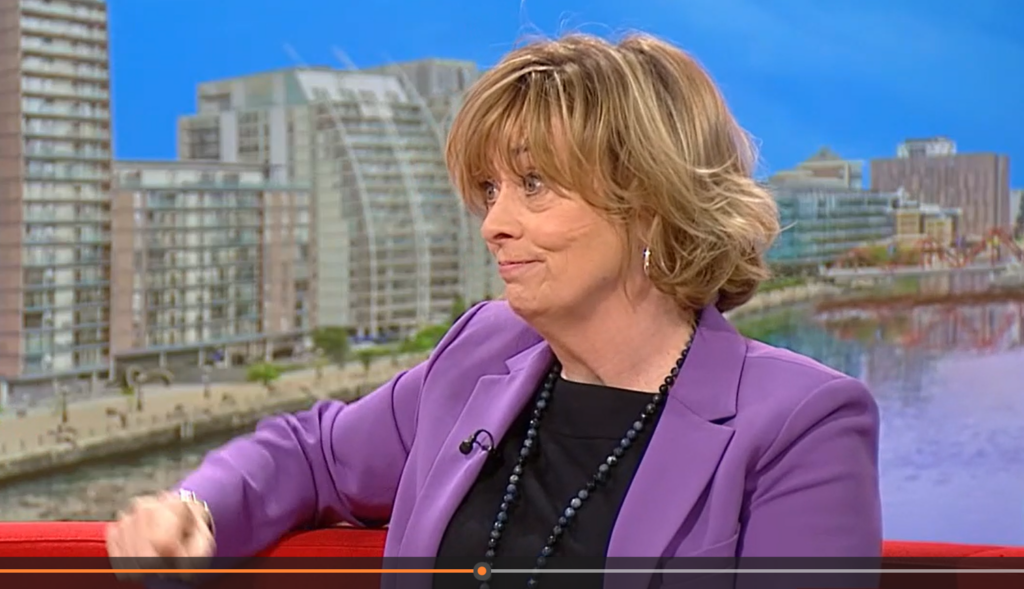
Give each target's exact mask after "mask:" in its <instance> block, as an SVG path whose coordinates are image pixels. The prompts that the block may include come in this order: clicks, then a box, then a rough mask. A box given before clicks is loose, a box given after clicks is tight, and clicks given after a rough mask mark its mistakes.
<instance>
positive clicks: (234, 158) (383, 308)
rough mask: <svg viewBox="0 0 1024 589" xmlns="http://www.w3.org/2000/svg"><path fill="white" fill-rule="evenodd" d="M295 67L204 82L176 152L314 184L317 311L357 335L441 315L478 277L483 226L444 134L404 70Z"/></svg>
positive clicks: (479, 287)
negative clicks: (452, 173) (451, 176)
mask: <svg viewBox="0 0 1024 589" xmlns="http://www.w3.org/2000/svg"><path fill="white" fill-rule="evenodd" d="M403 72H405V73H402V72H398V71H396V72H390V73H384V72H365V71H340V70H334V69H329V68H296V69H290V70H283V71H276V72H269V73H264V74H258V75H253V76H247V77H242V78H235V79H230V80H224V81H220V82H210V83H204V84H201V85H200V86H199V88H198V111H199V112H198V113H197V114H195V115H192V116H188V117H184V118H182V119H181V120H180V123H179V157H180V158H182V159H184V160H194V159H203V160H209V159H216V160H220V161H223V162H246V163H253V164H260V165H270V166H275V167H278V166H279V167H281V168H282V169H284V170H285V173H286V175H287V177H288V178H289V179H291V180H293V181H296V182H300V183H309V184H310V185H311V186H312V188H313V195H314V199H313V200H314V211H315V212H314V215H313V218H314V225H315V242H316V244H317V249H318V255H317V266H316V274H317V277H318V281H317V286H316V288H317V295H316V298H317V300H318V301H319V305H318V320H319V323H320V325H338V326H346V327H350V328H352V329H353V330H354V331H355V332H357V333H360V334H364V335H371V336H376V335H382V334H388V333H404V332H408V331H410V330H412V329H415V328H417V327H419V326H423V325H426V324H429V323H433V322H437V321H442V320H445V319H446V318H447V317H448V316H449V314H450V311H451V307H452V304H453V302H454V300H455V298H456V297H462V298H464V299H466V300H469V301H473V300H478V299H481V298H484V297H485V296H487V295H488V294H493V293H490V292H487V290H486V289H487V281H486V280H484V279H483V278H481V279H479V280H474V277H475V276H476V275H477V274H480V275H482V274H483V272H482V271H478V270H476V269H473V268H474V266H473V265H472V264H476V263H477V262H474V260H480V259H481V256H482V255H483V254H482V252H483V250H484V248H483V245H482V243H481V240H480V237H479V232H478V231H477V227H478V225H477V224H475V223H474V221H473V220H472V219H471V217H470V215H469V214H468V213H467V212H466V210H465V208H464V207H463V206H462V203H461V201H460V200H459V197H458V195H457V194H455V192H454V190H453V189H452V186H451V184H450V183H449V181H448V174H447V168H446V166H445V162H444V156H443V144H444V139H445V136H446V131H445V129H444V127H443V126H442V123H441V122H439V121H438V120H437V119H436V117H435V115H434V111H435V110H438V109H440V107H439V106H438V102H439V100H437V99H435V101H434V104H433V106H432V105H431V104H430V103H428V101H427V99H426V98H425V97H424V95H423V94H422V93H421V92H420V91H419V90H418V89H417V87H416V85H415V84H414V83H412V81H411V77H410V76H409V75H408V72H406V71H405V70H403Z"/></svg>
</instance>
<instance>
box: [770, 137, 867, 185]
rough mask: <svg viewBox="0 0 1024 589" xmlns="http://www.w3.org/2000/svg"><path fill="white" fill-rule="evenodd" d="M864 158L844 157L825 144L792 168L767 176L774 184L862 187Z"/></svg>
mask: <svg viewBox="0 0 1024 589" xmlns="http://www.w3.org/2000/svg"><path fill="white" fill-rule="evenodd" d="M863 180H864V162H862V161H860V160H847V159H843V158H842V157H840V156H839V154H837V153H836V152H834V151H832V149H831V148H829V147H822V148H821V149H819V150H818V151H817V152H815V153H814V155H812V156H811V157H809V158H807V159H806V160H804V161H802V162H800V163H799V164H797V165H796V167H794V168H793V169H791V170H782V171H779V172H776V173H775V174H774V175H772V177H771V178H769V179H768V182H769V183H771V184H772V186H780V187H781V186H785V187H791V188H807V189H818V190H839V191H843V190H860V188H861V185H862V183H863Z"/></svg>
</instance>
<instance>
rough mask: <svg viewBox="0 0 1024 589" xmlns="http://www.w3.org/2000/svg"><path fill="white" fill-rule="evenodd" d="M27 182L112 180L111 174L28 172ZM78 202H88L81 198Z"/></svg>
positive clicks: (26, 175)
mask: <svg viewBox="0 0 1024 589" xmlns="http://www.w3.org/2000/svg"><path fill="white" fill-rule="evenodd" d="M25 178H26V179H27V180H32V181H36V182H102V181H105V180H109V179H110V174H106V173H100V172H85V171H82V172H51V173H45V172H32V171H30V172H27V173H26V174H25ZM76 200H86V199H83V198H79V199H76Z"/></svg>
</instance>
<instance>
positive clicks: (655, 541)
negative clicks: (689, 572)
mask: <svg viewBox="0 0 1024 589" xmlns="http://www.w3.org/2000/svg"><path fill="white" fill-rule="evenodd" d="M746 347H747V344H746V340H745V339H743V337H742V336H740V335H739V334H738V333H737V332H736V331H735V329H734V328H733V327H732V326H731V325H730V324H729V322H728V321H727V320H726V319H725V318H724V317H723V316H722V314H721V313H720V312H719V311H718V310H717V309H715V308H714V307H708V308H706V309H705V310H704V314H703V316H702V318H701V325H700V327H699V328H698V330H697V333H696V334H695V336H694V339H693V343H692V346H691V349H690V353H689V356H688V357H687V360H686V363H685V364H684V365H683V369H682V370H681V371H680V374H679V377H678V378H677V379H676V384H675V386H673V388H672V390H671V392H670V393H669V398H668V399H667V400H666V403H665V407H664V409H663V411H664V413H663V414H662V416H661V419H660V420H659V423H658V426H657V428H656V429H655V430H654V435H653V437H652V438H651V442H650V445H649V446H648V448H647V452H646V453H645V454H644V458H643V460H642V461H641V463H640V467H639V469H638V470H637V472H636V475H635V478H634V479H633V483H632V484H631V485H630V488H629V491H628V492H627V494H626V498H625V500H624V502H623V505H622V509H621V510H620V512H619V516H618V519H617V520H616V522H615V526H614V529H613V530H612V537H611V542H610V544H609V547H608V556H610V557H635V558H643V557H647V558H652V557H653V558H656V559H657V558H660V557H663V556H674V554H672V552H674V550H672V549H673V548H674V546H673V545H674V544H675V543H676V541H678V540H680V538H677V536H679V535H680V534H685V533H686V531H687V530H686V528H685V522H686V520H687V517H688V516H689V515H690V513H691V512H692V511H693V509H694V507H695V506H697V504H698V502H699V501H700V498H701V496H702V495H703V494H704V491H705V489H706V488H707V486H708V483H709V482H710V481H711V479H712V477H713V476H714V474H715V470H716V469H717V468H718V463H719V461H720V459H721V457H722V454H723V453H724V452H725V449H726V447H727V446H728V444H729V441H730V440H731V439H732V435H733V430H732V429H731V428H729V427H728V426H725V425H719V423H718V422H721V421H723V420H727V419H728V418H730V417H732V416H734V415H735V414H736V394H737V390H738V387H739V379H740V374H741V373H742V370H743V361H744V359H745V358H746ZM653 564H654V562H652V565H653ZM610 565H611V566H614V561H611V563H610ZM625 577H626V576H624V575H608V576H607V577H606V583H605V587H606V588H610V587H612V586H614V585H615V583H616V581H614V579H616V578H620V579H624V578H625ZM636 581H637V579H636V578H635V577H634V576H632V575H630V576H629V583H630V586H645V585H643V584H642V583H641V584H636Z"/></svg>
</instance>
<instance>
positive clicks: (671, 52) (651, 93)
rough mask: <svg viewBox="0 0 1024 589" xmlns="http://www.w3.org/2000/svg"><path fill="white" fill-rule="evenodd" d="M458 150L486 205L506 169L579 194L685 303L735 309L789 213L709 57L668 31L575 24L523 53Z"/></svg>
mask: <svg viewBox="0 0 1024 589" xmlns="http://www.w3.org/2000/svg"><path fill="white" fill-rule="evenodd" d="M524 150H525V151H526V152H528V154H529V157H528V158H524V157H522V154H523V151H524ZM446 151H447V154H446V155H447V160H448V168H449V172H450V174H451V178H452V181H453V183H454V184H455V187H456V189H457V190H458V191H459V192H460V193H461V194H462V196H463V199H464V200H465V202H466V205H467V206H468V207H469V208H470V209H471V210H473V211H474V212H477V213H478V214H486V208H485V204H484V198H485V189H484V186H485V183H486V182H488V181H490V180H493V179H494V178H495V177H497V176H498V173H497V172H498V170H504V171H506V172H507V173H513V174H525V173H528V172H531V171H533V172H536V173H537V174H538V175H539V176H540V177H541V178H542V179H543V180H544V182H545V184H546V185H547V186H549V187H555V188H554V189H555V190H561V191H565V192H572V193H575V194H578V195H579V196H580V197H581V198H583V199H584V200H585V201H586V202H587V203H588V204H590V205H591V206H593V207H595V208H597V209H598V210H599V211H601V212H603V213H604V214H606V215H607V216H608V217H609V218H610V219H612V220H614V221H616V222H618V223H621V227H622V228H623V229H624V235H625V236H626V242H627V247H630V248H635V251H636V255H637V256H639V255H640V254H641V252H642V250H643V248H645V247H647V248H649V249H650V266H649V271H648V276H649V278H650V280H651V281H652V282H653V284H654V286H655V287H656V288H657V289H658V290H660V291H662V292H664V293H666V294H668V295H670V296H671V297H673V298H674V299H675V300H676V301H677V302H678V303H679V304H680V305H681V306H682V307H684V308H688V309H698V308H702V307H704V306H705V305H708V304H711V303H712V302H715V303H716V305H717V307H718V308H719V309H720V310H722V311H728V310H729V309H733V308H735V307H738V306H740V305H742V304H743V303H745V302H747V301H748V300H749V299H750V298H751V296H753V294H754V292H755V291H756V290H757V287H758V284H759V283H760V282H762V281H763V280H765V279H767V278H768V277H769V270H768V266H767V263H766V262H765V259H764V255H765V252H766V251H767V249H768V248H769V247H770V246H771V244H772V243H773V242H774V240H775V238H776V236H777V234H778V232H779V223H778V213H777V209H776V205H775V200H774V199H773V197H772V195H771V194H770V193H769V192H768V191H767V190H766V189H765V188H764V187H763V186H761V185H759V184H758V183H757V182H756V181H755V180H754V179H753V177H752V174H753V171H754V170H753V169H754V166H755V162H756V156H755V150H754V148H753V145H752V142H751V140H750V138H749V136H748V135H747V134H746V133H745V132H744V131H743V129H741V128H740V126H739V125H738V124H737V122H736V120H735V119H734V118H733V116H732V114H731V113H730V111H729V109H728V107H727V105H726V103H725V100H724V99H723V97H722V95H721V93H720V92H719V90H718V88H717V87H716V86H715V84H714V82H713V81H712V80H711V78H710V77H709V76H708V74H707V73H706V72H705V71H704V70H703V69H702V68H701V66H700V65H699V64H698V63H697V62H696V61H694V59H693V58H691V57H690V56H689V55H687V54H686V53H684V52H683V51H681V50H680V49H678V48H676V47H674V46H672V45H670V44H668V43H666V42H664V41H661V40H659V39H657V38H654V37H651V36H647V35H631V36H628V37H626V38H625V39H623V40H622V41H621V42H619V43H617V44H612V43H610V42H608V41H605V40H603V39H600V38H597V37H592V36H588V35H580V34H574V35H569V36H566V37H563V38H561V39H558V40H553V41H552V40H547V41H539V42H532V43H529V44H527V45H524V46H522V47H520V48H518V49H516V50H514V51H512V52H511V53H509V54H508V55H507V56H506V57H505V58H504V59H503V60H502V61H501V62H500V63H498V65H497V66H495V67H494V68H493V69H491V70H488V71H487V72H485V73H484V74H483V76H482V77H481V78H480V80H478V81H477V82H476V84H474V85H473V87H472V88H470V90H469V91H468V92H467V94H466V96H465V99H464V102H463V105H462V108H461V109H460V111H459V112H458V114H457V115H456V117H455V119H454V121H453V123H452V127H451V130H450V133H449V137H448V144H447V149H446ZM527 159H528V161H526V160H527ZM526 166H529V168H530V169H529V170H526V169H523V168H524V167H526ZM633 259H635V258H633Z"/></svg>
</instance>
